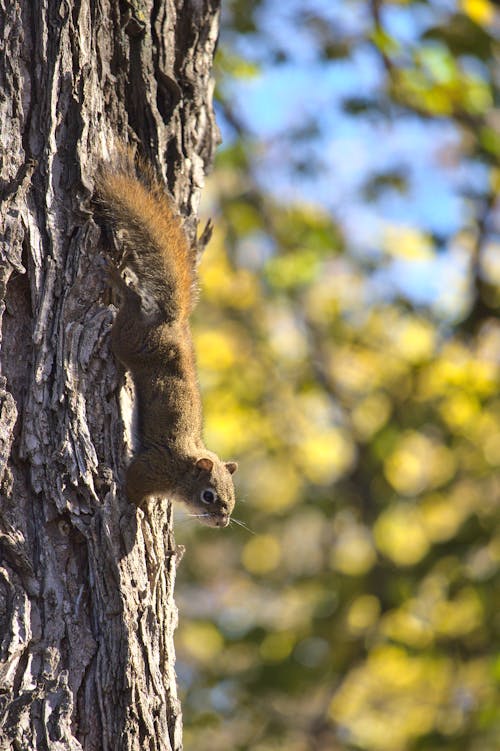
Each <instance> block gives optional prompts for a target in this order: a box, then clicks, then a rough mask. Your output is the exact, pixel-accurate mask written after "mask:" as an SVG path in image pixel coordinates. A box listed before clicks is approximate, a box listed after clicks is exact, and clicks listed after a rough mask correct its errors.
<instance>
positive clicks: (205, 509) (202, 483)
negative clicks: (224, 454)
mask: <svg viewBox="0 0 500 751" xmlns="http://www.w3.org/2000/svg"><path fill="white" fill-rule="evenodd" d="M237 469H238V465H237V464H236V462H223V461H221V460H220V459H219V457H218V456H216V455H215V454H213V453H212V452H209V451H204V452H203V455H202V456H200V457H198V458H195V459H194V463H193V466H192V469H191V471H190V472H189V473H187V474H186V475H185V476H184V478H183V487H182V498H181V499H180V500H182V501H184V503H185V504H186V505H187V506H188V508H189V509H190V511H191V512H192V514H193V515H195V516H197V517H198V518H199V520H200V521H201V522H202V524H207V525H208V526H210V527H227V525H228V524H229V519H230V516H231V512H232V510H233V508H234V503H235V498H234V484H233V478H232V475H233V474H234V473H235V472H236V470H237Z"/></svg>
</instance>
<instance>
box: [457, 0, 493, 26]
mask: <svg viewBox="0 0 500 751" xmlns="http://www.w3.org/2000/svg"><path fill="white" fill-rule="evenodd" d="M461 5H462V8H463V11H464V13H466V14H467V15H468V16H469V17H470V18H472V20H473V21H475V22H476V23H478V24H480V25H487V24H490V23H491V22H492V21H493V19H494V17H495V8H494V7H493V5H492V3H490V2H489V0H462V2H461Z"/></svg>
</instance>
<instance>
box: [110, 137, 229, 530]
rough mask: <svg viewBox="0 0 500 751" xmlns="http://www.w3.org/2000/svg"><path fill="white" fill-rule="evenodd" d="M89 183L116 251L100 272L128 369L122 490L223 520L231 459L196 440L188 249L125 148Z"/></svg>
mask: <svg viewBox="0 0 500 751" xmlns="http://www.w3.org/2000/svg"><path fill="white" fill-rule="evenodd" d="M96 186H97V195H98V200H99V204H100V206H101V208H102V210H103V213H104V214H105V216H106V217H107V218H108V219H109V220H110V221H111V222H112V224H113V226H114V228H115V230H116V231H117V233H118V236H119V238H120V240H121V242H122V243H123V248H124V251H123V257H122V259H121V262H120V263H113V264H112V265H111V267H110V271H109V276H110V279H111V282H112V283H113V284H114V286H115V287H116V288H117V289H118V291H119V293H120V296H121V299H122V302H121V305H120V308H119V311H118V314H117V316H116V319H115V322H114V324H113V328H112V332H111V335H112V345H113V351H114V352H115V354H116V356H117V357H118V359H119V360H120V361H121V362H122V363H123V364H124V365H125V367H126V368H127V369H128V370H129V371H130V372H131V374H132V378H133V380H134V384H135V390H136V400H137V409H138V434H139V441H140V446H139V450H138V452H137V453H136V454H135V456H134V458H133V459H132V461H131V463H130V465H129V467H128V469H127V477H126V490H127V494H128V496H129V498H130V500H132V501H133V502H134V503H136V504H138V505H141V504H142V503H143V501H144V500H145V499H146V498H147V497H148V496H151V495H162V496H168V497H170V498H174V499H177V500H181V501H183V502H184V503H186V504H187V505H188V507H189V508H190V510H191V511H193V512H194V513H195V514H196V515H197V516H199V517H200V520H201V521H204V522H206V523H207V524H210V525H213V526H226V525H227V524H228V523H229V516H230V513H231V511H232V509H233V507H234V486H233V481H232V477H231V475H232V474H233V473H234V472H235V470H236V468H237V465H236V464H235V463H234V462H223V461H221V460H220V459H219V457H218V456H216V454H214V453H212V452H210V451H208V450H207V449H206V448H205V446H204V444H203V439H202V412H201V398H200V393H199V387H198V382H197V377H196V367H195V358H194V352H193V345H192V339H191V332H190V328H189V320H188V319H189V314H190V312H191V309H192V307H193V300H194V294H195V288H196V273H195V259H196V253H195V252H194V251H193V249H192V247H191V246H190V244H189V242H188V239H187V237H186V234H185V232H184V230H183V227H182V224H181V221H180V218H179V217H178V216H177V214H176V213H175V210H174V207H173V202H172V199H171V198H170V197H169V196H168V194H167V193H166V191H165V190H164V188H163V186H162V185H161V183H160V182H159V181H158V179H157V178H156V176H155V175H154V173H153V171H152V169H151V167H149V166H148V165H145V164H144V163H141V162H139V161H137V160H135V159H134V157H133V155H132V153H131V152H130V151H129V150H127V149H126V148H125V147H122V148H121V149H120V150H119V151H118V154H117V156H116V158H115V160H114V161H112V162H110V163H109V164H105V165H103V167H102V168H101V170H100V172H99V174H98V176H97V181H96ZM123 271H125V274H126V275H128V281H126V280H125V278H124V277H123V276H122V273H121V272H123Z"/></svg>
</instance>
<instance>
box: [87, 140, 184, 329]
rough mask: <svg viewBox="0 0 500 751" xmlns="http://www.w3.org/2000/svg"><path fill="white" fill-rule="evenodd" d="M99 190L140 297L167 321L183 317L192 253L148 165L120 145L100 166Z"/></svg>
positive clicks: (174, 212) (99, 195)
mask: <svg viewBox="0 0 500 751" xmlns="http://www.w3.org/2000/svg"><path fill="white" fill-rule="evenodd" d="M97 194H98V197H99V200H100V203H101V206H102V207H103V209H104V213H105V214H106V216H107V217H108V218H109V219H111V221H112V223H113V225H114V227H115V229H116V230H117V231H118V232H119V235H120V239H121V240H122V242H123V247H124V254H123V260H122V262H121V263H120V267H121V268H123V267H129V268H131V269H132V270H133V271H134V272H135V273H136V276H137V279H138V280H139V281H138V283H137V287H138V289H137V291H138V292H139V294H140V295H141V297H143V298H144V297H147V298H150V299H151V301H153V302H154V304H155V305H157V306H158V307H159V308H160V309H161V311H162V317H163V318H164V320H165V322H167V323H169V322H173V321H176V320H181V319H183V318H186V317H187V315H189V312H190V310H191V307H192V301H193V291H194V288H195V268H194V267H195V264H194V254H193V251H192V248H191V246H190V243H189V241H188V238H187V237H186V234H185V232H184V229H183V227H182V224H181V220H180V218H179V216H178V215H177V213H176V211H175V209H174V205H173V201H172V199H171V198H170V196H169V195H168V194H167V192H166V190H165V188H164V187H163V185H162V184H161V183H160V181H159V180H158V179H157V177H156V176H155V174H154V172H153V170H152V168H151V167H149V166H148V165H146V164H144V163H141V161H140V160H137V159H134V156H133V154H132V152H131V150H130V149H127V148H126V147H122V148H120V149H119V150H118V152H117V156H116V158H115V159H114V160H113V161H112V162H109V163H106V164H104V165H103V166H102V167H101V169H100V172H99V175H98V177H97Z"/></svg>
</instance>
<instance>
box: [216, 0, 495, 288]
mask: <svg viewBox="0 0 500 751" xmlns="http://www.w3.org/2000/svg"><path fill="white" fill-rule="evenodd" d="M454 6H455V3H454V2H453V0H449V1H447V0H440V1H439V2H434V3H433V5H432V8H429V7H428V6H424V5H422V4H411V7H410V6H399V7H398V6H389V7H388V9H387V10H386V11H385V14H384V24H385V27H386V29H387V30H388V31H390V33H391V34H393V35H394V37H395V38H396V39H397V40H398V42H400V43H401V44H402V45H403V46H404V45H408V44H410V43H411V42H412V41H414V40H415V39H416V38H418V34H419V33H420V32H421V31H422V29H424V28H425V27H427V26H428V25H430V24H431V23H436V21H437V20H438V19H437V16H439V15H441V13H442V12H446V11H449V10H450V9H451V8H453V7H454ZM302 7H303V3H299V2H298V0H288V2H287V3H286V4H283V3H281V4H280V3H278V2H276V0H268V2H266V3H264V5H263V7H262V9H261V11H260V16H259V17H260V26H261V28H262V29H263V30H264V34H263V35H262V36H259V37H252V36H245V37H237V38H236V39H232V42H233V44H234V45H235V47H236V49H237V51H238V52H239V53H240V54H241V55H242V56H244V57H246V58H248V59H250V60H255V61H257V62H258V63H259V64H260V66H261V73H260V74H259V75H258V76H256V77H254V78H248V79H237V80H235V81H233V82H232V83H230V84H229V91H228V93H229V95H230V98H231V100H232V106H233V108H234V110H235V111H236V112H237V114H238V116H239V117H240V118H243V120H244V121H245V123H247V125H248V127H249V129H250V131H251V132H252V133H253V134H254V136H255V140H256V142H257V143H258V144H259V148H258V149H257V153H258V156H257V157H256V159H255V163H254V170H255V175H256V177H257V179H258V180H259V181H260V182H261V183H262V184H263V185H264V186H265V187H266V189H268V190H270V191H271V192H273V193H275V194H276V195H277V196H278V197H280V198H284V199H286V200H288V199H291V200H295V201H310V202H314V203H319V204H321V205H323V206H324V207H325V208H326V209H327V210H329V211H331V212H332V213H333V214H334V216H335V217H336V219H337V220H340V222H341V224H342V225H343V227H344V229H345V232H346V235H347V237H348V241H349V245H350V247H351V248H352V249H353V250H355V251H357V252H361V253H363V252H367V253H373V252H377V249H378V248H380V246H381V243H382V242H383V236H384V231H385V228H386V226H387V224H391V225H401V226H416V227H419V228H420V229H421V230H423V231H424V232H428V233H430V234H434V235H437V236H439V237H442V236H446V237H449V236H452V235H453V234H455V233H456V232H457V231H458V230H459V229H460V227H462V226H463V225H464V219H465V220H466V219H467V215H468V214H469V215H471V206H470V203H469V202H468V201H467V200H466V199H465V198H464V197H463V190H464V189H470V188H472V189H475V190H481V189H483V188H484V186H485V184H486V181H487V180H488V173H487V170H486V169H485V168H482V167H481V166H480V165H478V164H475V165H473V164H468V165H466V167H465V169H464V165H463V163H461V162H460V160H457V159H454V152H455V151H456V150H457V149H458V147H459V144H460V138H461V136H460V134H459V133H458V131H457V130H456V129H455V127H454V125H453V124H451V123H449V122H446V121H444V120H443V121H433V122H432V121H428V120H427V121H422V120H420V119H419V118H417V117H416V116H412V115H403V114H399V115H398V116H396V117H391V118H385V117H383V116H380V117H373V116H369V117H355V116H352V115H349V114H346V113H345V111H344V109H343V107H342V101H343V99H344V98H345V97H352V96H353V95H356V96H362V97H372V98H374V97H377V92H378V91H379V90H380V88H381V87H382V86H383V81H384V72H383V70H382V68H381V63H380V60H379V58H378V56H377V55H376V54H375V52H374V50H373V49H372V48H371V46H369V45H368V44H367V43H359V44H356V45H355V54H353V55H351V56H350V57H349V59H341V60H330V61H324V60H320V59H319V57H318V52H317V47H316V44H315V41H314V37H313V35H312V33H311V31H310V29H309V27H308V26H307V24H305V25H303V26H300V25H298V24H297V23H296V13H297V12H300V9H301V8H302ZM307 7H308V9H309V11H311V10H313V9H314V8H317V9H320V11H321V13H323V14H324V15H327V16H328V17H329V18H330V19H331V22H332V24H333V25H334V28H339V30H340V35H342V34H348V35H350V36H355V37H356V38H357V37H358V36H359V35H360V34H361V33H362V32H363V31H364V30H365V26H366V24H367V23H368V19H367V15H366V7H367V6H366V4H365V2H361V1H359V2H356V1H353V2H326V0H310V2H309V3H308V6H307ZM276 46H278V47H279V48H280V49H281V50H283V51H284V53H285V56H286V57H287V59H286V61H285V62H280V63H279V64H277V63H275V62H273V60H272V56H271V55H270V52H269V50H270V49H271V48H272V47H276ZM308 122H314V123H315V124H316V126H317V130H318V132H317V135H316V136H315V137H313V138H311V139H309V140H307V139H304V140H302V141H301V142H300V143H298V144H297V142H292V140H291V139H290V138H289V137H288V134H289V133H290V130H291V129H300V128H301V127H303V126H304V125H305V124H307V123H308ZM221 126H222V133H223V137H224V138H225V139H226V140H227V139H230V138H231V132H230V130H229V129H226V128H225V127H224V123H223V121H222V122H221ZM297 159H299V160H300V159H302V160H304V161H305V162H308V163H310V164H313V165H314V166H315V169H314V170H313V171H312V174H306V175H304V174H303V173H300V174H297V172H296V171H294V170H293V168H291V167H292V165H293V163H294V162H295V161H296V160H297ZM391 169H401V171H402V172H403V173H404V174H406V175H408V176H409V189H408V192H407V193H406V194H401V193H398V192H396V191H395V190H387V191H384V193H383V194H382V195H381V197H380V199H379V200H377V201H376V202H368V201H366V200H365V199H364V198H363V195H362V194H361V193H360V188H361V187H362V185H363V183H364V181H365V180H366V178H367V176H369V175H370V174H372V173H377V172H383V171H387V170H391ZM407 266H408V264H404V263H403V264H401V263H400V264H394V266H393V269H392V276H391V275H390V274H389V275H387V274H386V276H387V278H386V281H387V283H388V284H392V285H393V286H394V287H395V288H396V291H397V290H399V291H402V292H404V293H405V294H407V295H409V296H410V297H411V298H413V299H414V300H415V302H431V301H433V300H434V299H435V297H436V295H437V294H438V292H439V289H440V288H442V285H443V284H444V283H445V282H446V278H447V277H448V276H454V277H456V276H457V275H458V276H460V275H461V274H463V273H465V271H466V266H465V263H464V257H463V255H460V254H457V253H456V252H455V249H454V248H451V247H446V246H445V247H440V248H439V255H437V257H436V260H435V261H427V262H425V263H420V264H419V265H418V264H417V265H415V264H412V269H411V272H412V273H411V274H409V273H408V271H409V270H408V268H407Z"/></svg>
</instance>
